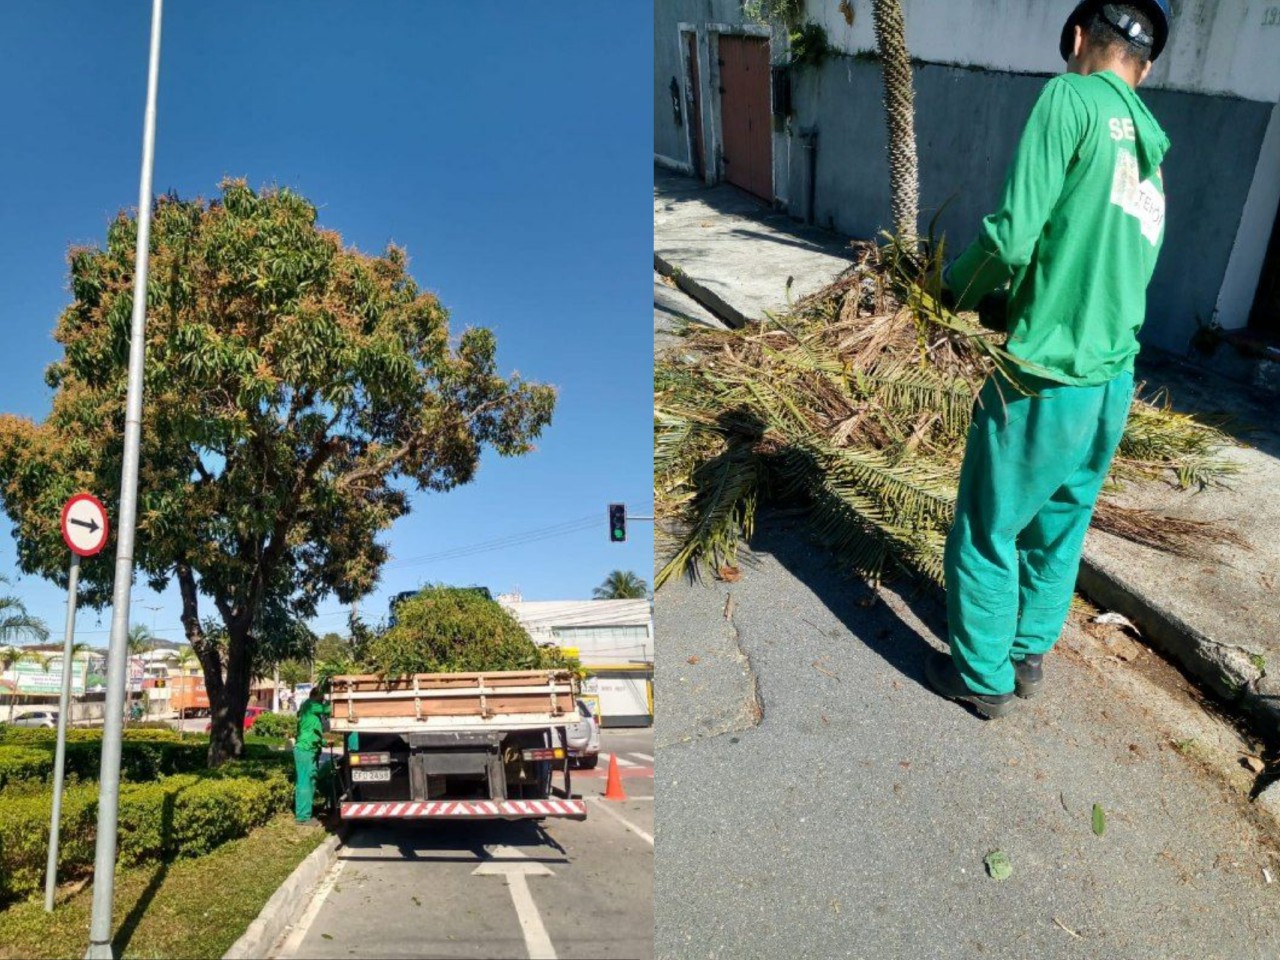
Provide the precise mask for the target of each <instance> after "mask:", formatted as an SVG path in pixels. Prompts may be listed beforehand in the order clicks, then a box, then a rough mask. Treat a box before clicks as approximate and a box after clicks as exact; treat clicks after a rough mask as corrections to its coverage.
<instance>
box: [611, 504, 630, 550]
mask: <svg viewBox="0 0 1280 960" xmlns="http://www.w3.org/2000/svg"><path fill="white" fill-rule="evenodd" d="M609 537H610V539H611V540H612V541H613V542H614V543H622V542H623V541H625V540H626V539H627V505H626V504H625V503H611V504H609Z"/></svg>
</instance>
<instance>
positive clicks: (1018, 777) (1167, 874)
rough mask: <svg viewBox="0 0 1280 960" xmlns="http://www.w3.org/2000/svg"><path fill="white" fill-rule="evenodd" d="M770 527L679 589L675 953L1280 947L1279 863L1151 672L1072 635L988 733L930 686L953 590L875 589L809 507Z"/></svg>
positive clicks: (672, 600) (666, 905)
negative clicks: (988, 861) (1189, 737)
mask: <svg viewBox="0 0 1280 960" xmlns="http://www.w3.org/2000/svg"><path fill="white" fill-rule="evenodd" d="M758 531H759V532H758V534H757V537H756V540H755V542H754V543H753V548H754V553H753V554H751V555H750V556H749V557H748V556H744V558H743V577H742V579H741V581H740V582H737V583H733V584H726V583H722V582H716V581H707V582H704V583H702V584H697V585H690V584H688V583H683V582H681V583H672V584H669V585H668V586H666V587H664V589H663V590H662V591H661V592H660V593H659V594H658V597H657V618H658V619H657V628H658V630H659V631H660V635H661V636H662V637H663V643H662V644H661V645H660V646H659V648H658V663H657V668H658V673H659V681H658V689H659V690H660V691H663V695H662V698H661V699H662V703H661V707H660V709H659V726H658V738H657V742H658V750H659V753H658V763H657V771H658V782H657V785H656V787H657V789H658V790H659V791H660V793H661V797H662V802H661V807H660V810H659V817H658V823H657V837H658V844H657V864H656V881H655V915H656V926H655V937H656V941H655V952H656V955H657V956H658V957H680V958H696V957H743V958H752V957H778V956H814V957H817V956H824V957H865V958H873V957H874V958H884V957H931V958H937V960H951V958H957V960H958V958H979V957H981V958H990V957H1009V958H1015V957H1018V958H1020V957H1037V958H1044V960H1056V958H1060V957H1061V958H1067V957H1073V958H1078V957H1117V958H1118V957H1124V958H1127V960H1146V958H1151V960H1156V958H1159V960H1171V958H1184V957H1185V958H1197V960H1199V958H1206V960H1207V958H1221V960H1237V958H1240V960H1245V958H1255V957H1256V958H1263V957H1272V956H1274V954H1275V949H1274V931H1275V929H1276V924H1277V921H1280V883H1268V882H1267V881H1266V879H1265V875H1264V873H1263V870H1264V868H1265V869H1268V870H1269V871H1270V873H1271V876H1272V877H1274V878H1277V879H1280V854H1277V852H1276V849H1275V847H1274V845H1273V841H1272V840H1271V838H1270V837H1269V836H1268V834H1267V833H1266V832H1265V831H1264V830H1263V829H1262V828H1261V826H1259V824H1258V822H1256V821H1255V820H1254V819H1253V818H1252V816H1251V814H1250V811H1249V809H1248V808H1247V805H1246V801H1244V800H1243V799H1242V798H1241V797H1240V796H1239V795H1238V794H1237V793H1235V792H1233V791H1232V790H1230V789H1228V788H1227V786H1226V785H1225V784H1224V783H1223V782H1220V781H1217V780H1215V779H1213V778H1211V777H1209V776H1207V775H1206V774H1205V773H1204V772H1203V771H1202V770H1201V769H1200V768H1199V767H1198V766H1197V762H1196V760H1195V759H1194V758H1193V757H1189V756H1184V755H1182V753H1180V752H1179V750H1178V749H1175V747H1174V746H1173V743H1172V735H1171V734H1170V732H1169V727H1168V725H1167V724H1165V723H1162V721H1161V718H1160V717H1158V716H1156V715H1155V714H1154V713H1153V709H1152V707H1151V704H1150V703H1149V702H1148V699H1147V698H1146V696H1145V695H1144V694H1143V692H1142V691H1143V689H1144V688H1143V686H1142V684H1141V683H1140V682H1139V681H1138V680H1137V679H1135V677H1134V675H1133V671H1128V672H1126V671H1124V670H1123V669H1122V668H1121V667H1119V666H1117V665H1116V664H1114V663H1112V662H1111V661H1112V660H1114V657H1104V656H1081V655H1079V654H1078V653H1073V652H1072V648H1073V646H1074V642H1073V638H1072V637H1070V636H1069V637H1068V638H1066V639H1065V640H1064V642H1063V643H1062V644H1060V645H1059V648H1060V649H1059V650H1058V651H1055V652H1054V653H1053V654H1051V655H1050V657H1049V658H1048V660H1047V664H1046V671H1047V675H1048V680H1047V690H1046V692H1045V694H1044V695H1043V696H1042V697H1041V698H1039V699H1037V700H1035V701H1031V702H1029V703H1023V704H1022V705H1021V708H1020V709H1019V710H1018V711H1016V712H1015V714H1014V715H1013V716H1011V717H1009V718H1006V719H1005V720H1001V721H995V722H989V723H984V722H982V721H980V720H978V719H977V718H975V717H974V716H973V715H972V714H971V713H969V712H968V711H967V710H966V709H965V708H963V707H961V706H959V705H957V704H953V703H950V702H946V701H943V700H940V699H939V698H938V697H936V696H934V695H933V694H932V693H931V692H930V691H929V690H928V689H927V688H926V687H925V686H924V683H923V673H922V667H923V659H924V655H925V652H926V650H927V649H928V646H929V644H930V643H932V644H934V645H935V646H940V645H941V644H940V642H939V641H938V640H937V637H936V631H937V630H938V629H939V626H940V624H941V623H942V622H943V620H942V615H941V610H940V608H939V607H938V605H937V603H936V601H935V600H934V599H933V598H932V597H915V598H903V597H901V596H898V595H897V594H894V593H892V592H890V591H885V592H884V593H882V594H881V597H882V599H873V598H872V596H871V594H870V592H869V591H868V589H867V588H866V587H865V586H863V585H861V584H860V583H858V582H856V581H852V580H849V579H847V578H845V577H843V576H842V575H841V574H840V573H839V572H838V567H837V565H836V564H835V563H834V562H833V561H831V560H830V559H829V558H828V557H827V556H826V555H825V554H824V553H823V552H822V551H821V550H819V549H816V548H814V547H813V545H812V541H811V540H810V539H809V536H808V533H807V531H806V530H805V529H804V528H803V526H801V525H800V523H799V522H798V521H796V520H795V519H792V518H787V517H779V516H768V515H766V516H763V517H762V518H761V522H760V525H759V528H758ZM726 596H731V597H732V600H733V604H734V605H735V608H734V610H733V611H732V618H731V619H730V620H726V619H725V615H724V612H725V603H726ZM926 637H929V638H930V639H929V640H928V641H927V640H926V639H925V638H926ZM690 658H696V659H692V660H691V659H690ZM1109 672H1113V673H1115V676H1116V678H1117V679H1116V681H1115V682H1113V681H1112V680H1110V679H1109ZM757 684H758V691H759V697H760V698H761V706H762V710H763V713H762V715H761V713H760V712H759V711H757V710H755V709H754V708H753V706H752V704H753V703H754V702H755V700H754V698H755V696H756V690H757ZM757 721H758V724H757ZM1095 803H1097V804H1100V805H1101V806H1102V807H1103V809H1104V810H1105V811H1106V814H1107V829H1106V832H1105V834H1104V835H1103V836H1101V837H1098V836H1095V835H1094V834H1093V832H1092V829H1091V811H1092V808H1093V804H1095ZM997 849H999V850H1003V851H1004V852H1006V853H1007V854H1008V855H1009V857H1010V859H1011V861H1012V864H1013V871H1014V872H1013V876H1012V877H1011V878H1010V879H1008V880H1004V881H996V880H993V879H991V878H990V877H988V876H987V875H986V872H985V870H984V867H983V858H984V857H985V856H986V855H987V854H988V853H990V852H992V851H994V850H997Z"/></svg>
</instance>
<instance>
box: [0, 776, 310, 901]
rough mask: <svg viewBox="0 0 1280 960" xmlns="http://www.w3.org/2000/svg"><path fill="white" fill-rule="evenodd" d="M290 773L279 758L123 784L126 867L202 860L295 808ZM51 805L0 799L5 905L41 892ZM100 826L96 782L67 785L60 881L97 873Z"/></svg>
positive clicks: (46, 799)
mask: <svg viewBox="0 0 1280 960" xmlns="http://www.w3.org/2000/svg"><path fill="white" fill-rule="evenodd" d="M289 769H290V768H289V767H288V766H287V765H286V764H284V763H282V762H280V761H278V760H277V761H265V760H257V761H245V762H240V763H234V764H228V765H227V766H224V767H220V768H218V769H217V770H207V771H204V772H203V773H199V774H194V773H188V774H180V775H178V776H172V777H166V778H164V779H163V780H158V781H156V782H154V783H138V784H125V785H123V786H121V788H120V812H119V820H118V823H119V841H118V843H119V846H118V849H119V854H120V860H121V862H122V863H125V864H129V865H136V864H140V863H144V862H147V861H152V860H168V859H173V858H179V857H198V856H201V855H202V854H206V853H208V852H209V851H211V850H213V849H214V848H215V847H218V846H220V845H221V844H223V843H226V842H227V841H228V840H232V839H235V838H237V837H242V836H244V835H245V834H247V833H248V832H249V831H250V830H252V829H253V828H255V827H257V826H260V825H262V824H263V823H266V822H267V821H268V820H270V819H271V818H272V817H273V816H275V815H276V814H277V813H278V812H280V811H282V810H286V809H288V807H289V806H290V805H291V803H292V800H293V787H292V785H291V784H290V781H289V776H288V773H289ZM52 803H53V800H52V797H50V796H49V795H48V794H47V793H45V794H40V795H38V796H19V797H0V902H6V901H9V900H14V899H18V898H21V897H26V896H30V895H32V894H33V893H36V892H37V891H39V890H41V889H42V888H43V884H44V870H45V858H46V857H47V855H48V842H49V814H50V808H51V806H52ZM97 825H98V788H97V785H96V784H90V785H85V786H72V787H68V788H67V790H66V791H65V792H64V794H63V798H62V823H61V827H60V832H59V835H60V843H59V848H60V849H59V853H60V856H59V862H58V875H59V878H60V879H63V880H66V879H69V878H72V877H77V876H83V875H85V874H86V873H88V872H89V871H90V870H91V868H92V866H93V859H94V844H95V839H96V832H97Z"/></svg>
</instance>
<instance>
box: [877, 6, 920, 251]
mask: <svg viewBox="0 0 1280 960" xmlns="http://www.w3.org/2000/svg"><path fill="white" fill-rule="evenodd" d="M871 16H872V19H873V20H874V22H875V29H876V45H877V46H878V47H879V49H880V69H881V71H882V72H883V74H884V112H885V120H886V122H887V124H888V128H889V185H890V189H891V190H892V205H893V206H892V209H893V230H894V233H896V234H897V235H898V237H900V238H901V239H904V240H914V239H916V237H917V236H918V235H919V222H920V170H919V164H918V160H917V157H916V123H915V89H914V85H913V78H912V73H911V57H910V55H909V54H908V53H907V35H906V27H905V25H904V24H903V20H902V3H901V0H872V3H871Z"/></svg>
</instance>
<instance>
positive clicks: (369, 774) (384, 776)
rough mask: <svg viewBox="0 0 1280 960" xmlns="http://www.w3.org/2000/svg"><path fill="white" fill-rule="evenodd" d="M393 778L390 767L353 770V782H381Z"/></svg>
mask: <svg viewBox="0 0 1280 960" xmlns="http://www.w3.org/2000/svg"><path fill="white" fill-rule="evenodd" d="M390 779H391V768H390V767H381V768H377V767H375V768H374V769H372V770H352V771H351V781H352V783H379V782H381V781H385V780H390Z"/></svg>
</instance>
